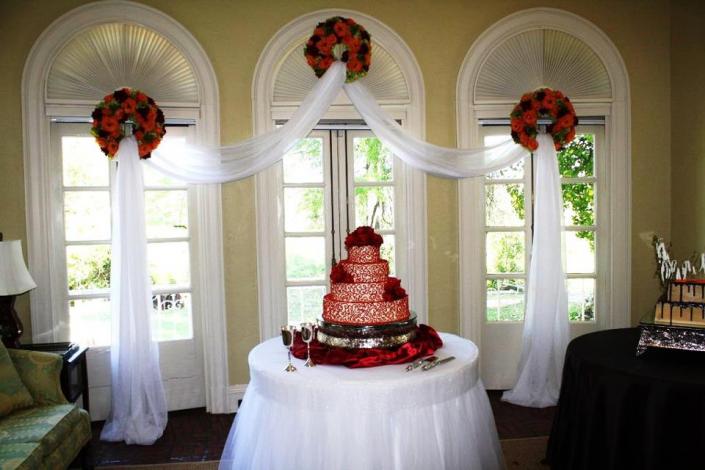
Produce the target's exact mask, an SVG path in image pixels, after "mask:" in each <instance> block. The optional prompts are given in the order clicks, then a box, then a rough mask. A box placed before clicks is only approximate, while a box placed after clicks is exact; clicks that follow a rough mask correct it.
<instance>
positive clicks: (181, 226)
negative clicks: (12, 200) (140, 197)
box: [51, 122, 194, 347]
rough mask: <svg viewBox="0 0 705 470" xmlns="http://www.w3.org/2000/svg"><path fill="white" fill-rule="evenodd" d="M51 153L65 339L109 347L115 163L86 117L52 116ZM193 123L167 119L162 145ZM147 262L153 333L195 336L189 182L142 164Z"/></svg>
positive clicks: (185, 133)
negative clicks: (56, 119) (54, 119)
mask: <svg viewBox="0 0 705 470" xmlns="http://www.w3.org/2000/svg"><path fill="white" fill-rule="evenodd" d="M51 130H52V136H53V139H52V144H53V145H52V154H53V160H54V161H55V162H56V163H57V165H58V167H59V168H57V170H58V171H56V172H55V173H54V178H55V179H56V182H57V186H58V187H60V188H61V191H60V193H61V194H60V195H59V198H58V200H55V201H54V211H55V216H54V220H55V221H56V225H57V226H56V230H55V236H56V237H57V238H58V239H57V240H55V241H56V242H57V244H56V245H57V246H58V247H63V251H62V252H61V253H59V254H58V256H57V258H58V259H60V260H63V263H61V264H62V265H63V266H61V267H60V274H61V277H62V278H63V279H64V282H65V288H64V293H65V296H64V298H63V302H62V307H63V310H64V314H63V315H62V316H64V317H66V318H68V322H69V335H68V339H69V341H73V342H76V343H79V344H83V345H86V346H91V347H95V346H107V345H109V344H110V339H111V317H110V245H111V220H110V219H111V217H110V214H111V209H110V207H111V201H110V198H111V186H112V184H113V180H114V178H115V170H116V165H115V164H114V163H111V162H110V161H109V160H108V159H107V158H106V157H105V156H104V155H103V154H102V153H101V151H100V149H99V148H98V146H97V145H96V143H95V138H94V137H93V136H91V135H90V132H89V129H88V125H87V124H77V123H65V122H64V123H62V122H53V123H52V126H51ZM193 131H194V129H193V126H187V125H182V126H167V135H166V136H165V138H164V141H163V142H162V144H161V146H163V150H166V151H168V149H169V148H170V147H171V148H175V147H179V146H182V145H183V144H185V143H187V142H188V141H190V140H191V139H192V136H193ZM145 205H146V208H145V213H146V221H147V239H148V263H149V270H150V273H149V275H150V279H151V281H152V289H153V297H152V304H153V308H154V316H153V317H152V324H153V329H152V332H153V337H154V339H155V340H157V341H173V340H181V339H190V338H192V337H193V321H192V320H193V319H192V311H193V310H192V299H191V296H192V284H191V279H192V276H193V274H192V269H194V267H193V266H192V263H191V255H190V253H191V229H190V222H189V189H188V187H187V186H185V185H184V184H183V183H180V182H177V181H175V180H172V179H170V178H168V177H165V176H162V175H160V174H158V173H155V172H154V171H153V170H150V169H149V168H145Z"/></svg>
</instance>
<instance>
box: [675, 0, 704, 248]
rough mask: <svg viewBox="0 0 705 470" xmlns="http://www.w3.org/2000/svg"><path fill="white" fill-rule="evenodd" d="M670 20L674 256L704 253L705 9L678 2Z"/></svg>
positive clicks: (690, 3)
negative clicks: (704, 23)
mask: <svg viewBox="0 0 705 470" xmlns="http://www.w3.org/2000/svg"><path fill="white" fill-rule="evenodd" d="M672 10H673V12H672V15H673V16H672V17H671V64H672V68H671V85H672V86H671V103H672V106H673V114H672V126H673V148H672V159H671V161H672V167H673V168H672V170H673V171H672V173H671V184H672V188H673V198H672V200H671V224H672V226H673V229H672V240H673V250H674V253H675V254H676V255H677V256H680V257H684V256H689V255H690V254H691V253H692V252H693V251H704V250H705V87H703V83H705V27H703V20H704V19H705V3H703V2H699V1H692V0H691V1H683V0H679V1H676V2H674V3H673V7H672Z"/></svg>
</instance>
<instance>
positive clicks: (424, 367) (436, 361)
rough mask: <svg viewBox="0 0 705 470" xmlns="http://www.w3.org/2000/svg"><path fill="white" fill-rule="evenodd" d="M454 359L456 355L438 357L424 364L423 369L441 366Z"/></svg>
mask: <svg viewBox="0 0 705 470" xmlns="http://www.w3.org/2000/svg"><path fill="white" fill-rule="evenodd" d="M453 359H455V356H450V357H446V358H443V359H436V360H435V361H433V362H429V363H428V364H424V366H423V367H422V368H421V370H431V369H433V368H434V367H436V366H440V365H441V364H445V363H446V362H450V361H452V360H453Z"/></svg>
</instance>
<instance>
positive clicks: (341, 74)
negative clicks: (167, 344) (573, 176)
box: [101, 62, 568, 444]
mask: <svg viewBox="0 0 705 470" xmlns="http://www.w3.org/2000/svg"><path fill="white" fill-rule="evenodd" d="M341 89H342V90H345V93H346V94H347V95H348V97H349V98H350V100H351V101H352V103H353V105H354V106H355V108H356V109H357V110H358V112H359V113H360V115H361V116H362V117H363V119H364V120H365V122H366V123H367V125H368V126H369V127H370V129H371V130H372V132H374V134H375V135H376V136H377V137H379V139H380V140H381V141H382V143H383V144H384V145H386V146H387V147H389V148H390V149H391V151H392V152H393V153H394V155H396V156H397V157H399V158H400V159H401V160H402V161H403V162H404V163H406V164H408V165H410V166H412V167H414V168H418V169H420V170H423V171H425V172H427V173H430V174H432V175H436V176H441V177H447V178H465V177H471V176H480V175H484V174H486V173H489V172H492V171H495V170H497V169H500V168H503V167H505V166H507V165H511V164H512V163H514V162H516V161H518V160H520V159H521V158H523V157H525V156H526V155H527V152H526V150H525V149H523V148H522V147H521V146H519V145H517V144H515V143H514V142H512V140H511V138H510V137H509V136H507V141H506V142H503V143H500V144H498V145H494V146H490V147H483V148H477V149H453V148H445V147H439V146H437V145H432V144H430V143H428V142H425V141H423V140H420V139H417V138H416V137H414V136H412V135H410V134H409V133H408V132H407V131H406V130H404V129H403V128H402V127H401V126H400V125H399V124H398V123H397V122H396V121H395V120H394V119H393V118H392V117H390V116H389V115H387V113H385V112H384V110H383V109H382V108H381V107H380V106H379V105H378V104H377V102H376V101H375V100H374V97H373V96H372V94H371V93H370V92H369V90H368V89H367V88H366V87H365V85H364V80H357V81H355V82H353V83H348V84H346V83H345V64H344V63H342V62H335V63H334V64H333V65H332V66H331V67H330V68H329V69H328V71H327V72H326V73H325V75H323V77H322V78H321V79H320V80H318V82H317V83H316V85H315V86H314V88H313V89H312V90H311V92H310V93H309V94H308V95H307V96H306V98H305V99H304V101H303V102H302V103H301V106H300V107H299V109H298V110H297V111H296V112H295V113H294V115H293V116H292V117H291V119H289V121H287V123H286V124H285V125H283V126H282V127H280V128H278V129H275V130H272V131H270V132H268V133H266V134H263V135H261V136H257V137H253V138H251V139H248V140H245V141H243V142H240V143H238V144H235V145H229V146H224V147H220V148H218V149H206V148H203V147H196V146H192V145H186V146H183V147H179V148H178V149H174V148H170V149H169V151H168V152H167V151H166V149H157V150H155V151H154V152H153V153H152V158H150V159H148V160H143V161H144V162H145V164H146V165H149V166H150V167H151V168H153V169H154V170H156V171H158V172H160V173H162V174H164V175H167V176H170V177H172V178H176V179H179V180H181V181H184V182H187V183H194V184H208V183H225V182H229V181H236V180H239V179H243V178H246V177H248V176H252V175H254V174H255V173H258V172H260V171H262V170H264V169H265V168H267V167H269V166H271V165H273V164H275V163H277V162H279V161H280V160H281V159H282V158H283V156H284V155H285V154H286V153H287V151H288V150H289V149H291V148H292V146H293V145H294V144H295V143H296V142H297V141H298V140H299V139H301V138H304V137H306V136H307V135H308V134H309V132H310V131H311V129H313V127H314V126H315V125H316V124H317V123H318V121H320V119H321V118H322V117H323V115H324V114H325V113H326V111H327V110H328V109H329V108H330V106H331V104H332V103H333V101H334V100H335V98H336V96H337V95H338V93H339V92H340V90H341ZM118 159H119V162H120V164H119V168H118V172H117V174H118V176H117V181H116V184H115V189H114V190H115V195H114V201H115V202H114V203H113V221H114V225H113V241H112V244H113V248H112V253H113V254H112V257H113V264H112V274H111V275H112V288H111V299H112V312H113V349H112V353H111V358H112V367H113V372H112V373H113V390H112V397H113V401H112V412H111V416H110V418H109V419H108V422H107V423H106V426H105V429H104V430H103V433H102V435H101V437H102V438H103V439H107V440H124V441H125V442H127V443H140V444H149V443H151V442H154V441H155V440H156V439H158V438H159V437H160V436H161V434H162V432H163V430H164V427H165V425H166V400H165V398H164V388H163V386H162V382H161V376H160V372H159V353H158V345H157V344H156V343H155V342H154V341H152V336H151V329H150V322H149V318H150V314H151V310H152V307H151V288H150V285H149V277H148V274H147V264H146V251H147V239H146V233H145V220H144V183H143V177H142V168H141V166H140V164H139V158H138V154H137V147H136V143H135V140H134V138H126V139H124V140H123V141H122V142H121V144H120V150H119V154H118ZM536 188H537V189H536V209H535V212H536V223H535V228H536V229H535V232H534V243H533V249H532V258H531V259H532V261H531V266H530V269H529V277H528V294H527V295H528V300H527V312H526V319H525V326H524V343H523V352H522V359H521V363H520V372H519V380H518V382H517V384H516V386H515V387H514V389H513V390H511V391H510V392H508V393H506V394H505V396H504V399H505V400H508V401H511V402H513V403H518V404H523V405H527V406H548V405H552V404H555V403H556V402H557V397H558V389H559V387H560V380H561V366H562V362H563V355H564V353H565V347H566V343H567V339H568V307H567V300H566V299H567V294H566V290H565V284H564V279H565V274H564V273H563V268H562V263H561V243H560V237H561V218H562V204H561V185H560V178H559V175H558V169H557V160H556V152H555V150H554V147H553V141H552V139H551V137H549V136H546V135H542V136H539V149H538V152H537V176H536Z"/></svg>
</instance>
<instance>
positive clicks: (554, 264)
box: [502, 134, 569, 407]
mask: <svg viewBox="0 0 705 470" xmlns="http://www.w3.org/2000/svg"><path fill="white" fill-rule="evenodd" d="M538 141H539V148H538V150H537V151H536V154H535V156H536V185H535V188H536V189H535V191H534V197H535V201H536V202H535V206H534V241H533V245H532V248H531V264H530V265H529V277H528V283H529V285H528V288H527V299H526V314H525V315H524V333H523V343H522V351H521V362H520V363H519V378H518V379H517V382H516V384H515V385H514V388H512V389H511V390H508V391H506V392H504V395H502V400H505V401H508V402H511V403H514V404H516V405H522V406H532V407H545V406H552V405H555V404H556V403H558V392H560V388H561V373H562V371H563V358H564V355H565V349H566V347H567V346H568V337H569V331H568V327H569V324H568V294H567V293H566V288H565V273H564V272H563V263H562V261H561V229H562V227H561V224H562V218H563V198H562V195H561V178H560V174H559V172H558V157H557V155H556V150H555V149H554V147H553V139H552V138H551V136H549V135H546V134H542V135H539V136H538Z"/></svg>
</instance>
